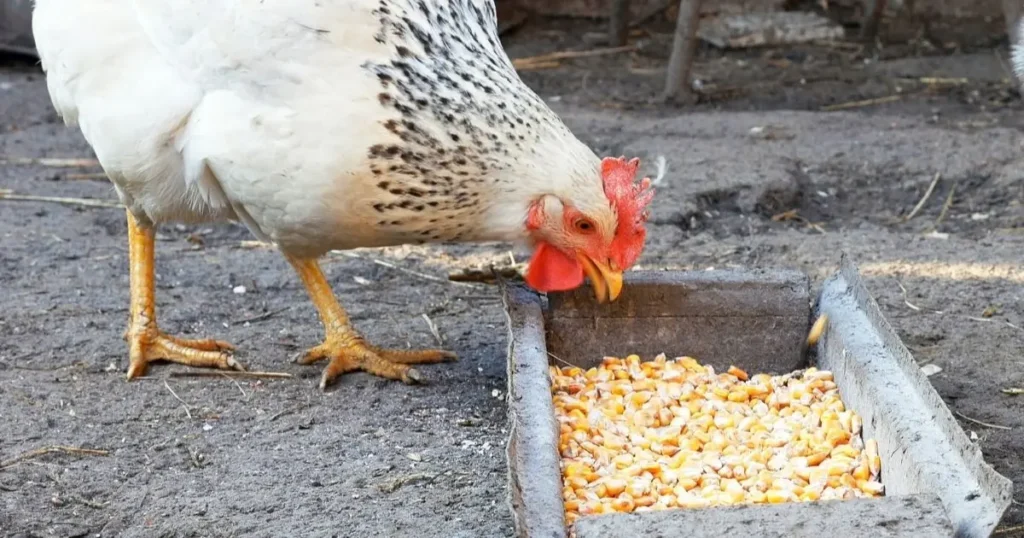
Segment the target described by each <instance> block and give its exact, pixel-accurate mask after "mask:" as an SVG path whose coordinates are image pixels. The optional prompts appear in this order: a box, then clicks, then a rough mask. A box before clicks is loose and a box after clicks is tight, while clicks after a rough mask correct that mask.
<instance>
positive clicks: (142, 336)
mask: <svg viewBox="0 0 1024 538" xmlns="http://www.w3.org/2000/svg"><path fill="white" fill-rule="evenodd" d="M126 338H127V340H128V345H129V352H128V358H129V365H128V379H132V378H135V377H139V376H142V375H145V373H146V368H147V366H149V363H150V362H153V361H160V360H163V361H171V362H177V363H180V364H187V365H188V366H196V367H200V368H220V369H223V370H232V369H233V370H239V371H245V368H244V367H243V366H242V365H241V363H239V362H238V361H236V360H235V358H234V357H232V356H231V353H230V352H231V351H234V349H235V348H234V346H232V345H231V344H229V343H227V342H222V341H220V340H210V339H199V340H189V339H187V338H179V337H177V336H168V335H166V334H163V333H161V332H160V331H159V330H157V329H154V328H150V329H143V330H141V331H131V330H129V331H128V334H126Z"/></svg>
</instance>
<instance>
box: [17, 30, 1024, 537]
mask: <svg viewBox="0 0 1024 538" xmlns="http://www.w3.org/2000/svg"><path fill="white" fill-rule="evenodd" d="M901 24H902V23H901ZM896 27H899V28H901V29H900V30H899V31H897V30H896V29H895V28H896ZM599 30H601V27H600V25H597V24H591V23H587V22H581V21H557V20H556V21H530V22H529V23H527V24H526V25H525V26H524V27H522V28H520V29H519V30H518V31H516V32H515V33H514V34H511V35H510V36H508V38H507V41H508V46H509V51H510V54H511V55H512V56H513V57H522V56H529V55H532V54H538V53H542V52H550V51H553V50H565V49H581V48H586V47H587V46H588V45H586V44H585V43H584V42H583V40H584V39H585V38H586V33H587V32H594V31H599ZM643 30H644V32H643V33H642V34H641V35H639V36H638V39H639V41H640V42H641V44H642V45H643V48H642V50H641V51H640V52H635V53H631V54H622V55H617V56H605V57H600V58H589V59H580V60H572V61H568V62H565V63H563V64H562V66H560V67H558V68H555V69H549V70H544V71H533V72H526V73H523V77H524V79H525V80H526V81H527V82H528V83H529V84H530V85H531V86H533V87H534V88H536V89H537V90H538V92H539V93H540V94H541V95H542V96H543V97H544V98H545V99H547V100H548V101H549V102H551V103H552V105H553V106H554V107H555V108H556V109H557V110H558V111H559V112H561V113H562V114H563V115H564V118H565V119H566V122H567V123H568V124H569V125H570V127H571V128H572V129H573V130H574V131H575V132H577V133H578V134H579V135H580V136H581V137H582V138H583V139H584V140H585V141H586V142H588V143H590V144H591V145H592V146H593V147H594V148H595V149H596V150H597V151H598V152H599V153H601V154H615V155H618V154H631V155H637V156H639V157H641V158H642V159H644V161H645V165H644V167H645V169H646V171H647V172H648V173H653V172H654V170H655V162H656V158H657V156H664V157H665V159H666V163H667V165H668V173H667V174H666V176H665V178H664V179H663V182H662V184H661V185H660V187H659V188H660V193H659V195H658V197H657V199H656V200H655V202H654V210H653V215H652V224H651V226H650V232H649V238H650V239H649V245H648V247H647V250H646V251H645V253H644V255H643V257H642V259H641V261H640V264H641V266H642V267H643V268H648V269H650V268H658V267H676V268H679V267H682V268H697V269H703V268H707V267H754V266H782V267H793V268H798V269H802V270H805V271H807V272H808V273H809V274H810V275H811V276H812V277H813V279H814V282H815V284H818V283H820V282H821V280H822V279H823V278H824V277H826V276H827V275H828V274H829V273H830V272H831V271H833V270H834V269H835V268H836V266H837V263H838V261H839V256H840V254H841V253H842V252H846V253H848V254H849V255H851V256H852V257H853V259H854V260H855V261H856V262H857V263H858V264H859V265H860V267H861V269H862V271H863V273H865V274H866V275H867V277H868V278H867V281H868V285H869V287H870V289H871V291H872V293H873V294H874V295H875V297H876V298H877V300H878V302H879V304H880V306H881V308H882V310H883V311H884V312H885V314H886V315H887V316H888V319H889V320H890V321H891V322H892V324H893V325H894V327H895V328H896V329H897V331H898V332H899V334H900V335H901V337H902V338H903V339H904V341H905V342H906V344H907V345H908V347H910V349H911V350H912V351H913V353H914V355H915V356H916V358H917V359H918V360H919V361H920V362H921V363H922V364H926V363H934V364H935V365H937V366H939V367H941V368H942V371H941V372H940V373H938V374H935V375H933V376H932V377H931V380H932V382H933V384H934V386H935V387H936V389H937V390H938V391H939V393H940V394H941V395H942V396H943V398H944V400H945V401H946V403H947V404H948V405H949V406H950V409H951V410H953V411H954V412H955V413H956V414H957V415H958V416H959V417H960V419H961V425H962V426H963V428H964V429H965V430H966V431H968V432H973V433H974V434H976V435H977V442H978V444H979V445H980V446H981V448H982V450H983V451H984V454H985V456H986V459H987V460H988V461H989V462H990V463H991V464H992V465H993V466H994V467H995V468H996V469H997V470H998V471H999V472H1001V473H1002V474H1004V475H1005V476H1007V477H1009V478H1010V479H1012V480H1013V481H1014V482H1015V483H1016V489H1015V501H1014V503H1013V505H1012V506H1011V507H1010V509H1009V510H1008V511H1007V513H1006V516H1005V518H1004V521H1003V526H1004V528H1005V529H1007V530H1005V531H1000V532H1001V533H1002V534H1001V536H1013V535H1018V536H1019V535H1024V534H1016V533H1015V531H1012V530H1009V529H1010V528H1012V527H1014V526H1019V525H1022V524H1024V458H1021V456H1020V455H1021V454H1024V396H1013V395H1010V394H1006V393H1004V392H1002V391H1003V390H1004V389H1008V388H1011V387H1018V388H1019V387H1024V330H1022V327H1024V205H1022V204H1024V151H1022V145H1021V141H1022V138H1021V133H1020V127H1021V126H1022V125H1024V104H1022V103H1021V101H1020V98H1019V95H1018V93H1017V91H1016V90H1015V89H1014V88H1013V86H1012V85H1011V84H1009V81H1008V78H1009V75H1008V72H1007V70H1006V62H1005V57H1006V53H1007V50H1006V43H1005V39H1002V38H1001V37H998V36H1001V32H1002V22H1001V21H999V20H987V21H986V20H984V19H965V20H940V21H931V23H930V24H929V25H928V28H927V29H924V28H923V27H917V26H914V25H913V24H912V23H907V25H904V26H900V25H890V26H889V27H888V28H887V30H886V32H885V33H884V34H883V43H884V44H885V46H883V47H882V48H881V50H880V51H874V52H872V51H868V50H866V49H864V48H863V47H862V46H860V45H859V44H858V43H857V42H855V41H853V40H850V41H848V42H845V43H843V44H841V45H832V46H827V47H826V46H801V47H789V48H781V49H759V50H750V51H731V52H727V53H726V52H722V51H717V50H713V49H710V48H702V49H701V52H700V56H699V58H698V62H697V65H696V67H695V73H696V75H697V77H698V78H699V79H700V80H701V83H702V85H703V88H704V90H705V95H704V96H703V98H702V99H701V102H700V103H698V104H697V105H695V106H693V107H690V108H675V107H666V106H663V105H658V104H654V103H652V102H651V101H650V99H651V97H653V96H655V95H656V94H657V92H658V91H659V90H660V89H661V83H662V82H661V81H662V77H663V73H662V72H661V71H660V70H661V69H662V68H663V66H664V63H665V55H666V51H667V47H668V43H669V37H668V31H669V30H670V29H666V28H665V27H664V26H663V25H661V26H659V24H651V25H650V27H649V28H648V27H645V28H644V29H643ZM992 36H997V37H992ZM923 77H932V78H933V79H935V78H939V77H941V80H925V79H923ZM876 98H885V99H884V102H882V103H880V104H874V105H869V106H848V107H847V108H844V109H842V110H840V111H834V112H833V111H824V110H822V109H823V107H828V106H830V105H837V104H842V103H849V102H853V101H860V100H865V99H876ZM0 156H7V157H43V156H47V157H76V156H77V157H89V156H91V153H90V150H89V149H88V147H87V146H86V144H85V143H84V142H83V140H82V138H81V137H80V135H78V134H77V133H76V132H74V131H70V130H67V129H65V128H64V126H63V125H62V124H61V123H59V122H58V120H57V119H56V117H55V115H54V113H53V112H52V110H51V108H50V104H49V101H48V96H47V95H46V90H45V83H44V81H43V77H42V76H41V73H40V72H39V71H38V70H37V69H36V68H35V67H34V66H33V65H32V64H31V63H28V62H24V61H19V60H15V59H5V60H2V63H0ZM91 172H96V170H93V169H86V170H80V169H60V168H54V167H46V166H41V165H38V164H32V165H15V164H7V165H0V188H3V189H9V190H11V191H13V192H15V193H18V194H33V195H43V196H61V197H85V198H97V199H104V200H111V199H113V198H114V196H113V192H112V189H111V187H110V186H109V184H107V183H106V182H105V181H103V180H97V179H95V178H91V177H90V176H84V177H83V174H88V173H91ZM936 178H937V180H936ZM933 181H934V184H935V187H934V189H933V190H932V193H931V194H930V195H929V196H928V197H927V198H926V199H925V201H924V202H923V204H921V207H920V209H919V210H918V211H917V212H916V214H915V215H914V216H913V218H910V219H905V218H904V217H905V216H907V215H908V214H910V213H911V212H912V208H914V206H915V205H916V204H917V203H918V201H919V200H921V199H922V198H923V197H924V195H925V192H926V191H927V190H928V187H929V185H930V184H932V183H933ZM791 210H795V212H793V211H791ZM787 211H789V213H785V212H787ZM780 214H782V215H788V216H789V217H790V218H782V217H779V215H780ZM773 216H776V218H774V219H773V218H772V217H773ZM0 238H2V239H0V335H3V338H0V462H2V461H5V460H8V459H10V458H13V457H15V456H17V455H19V454H22V453H23V452H26V451H29V450H33V449H37V448H40V447H45V446H53V445H65V446H74V447H85V448H90V449H97V450H102V451H105V452H106V454H107V455H88V454H60V453H58V454H47V455H42V456H38V457H34V458H30V459H26V460H24V461H21V462H20V463H17V464H16V465H12V466H10V467H7V468H4V469H2V470H0V530H2V533H0V534H3V535H4V536H68V537H70V536H284V535H291V534H293V533H295V532H297V531H298V532H301V533H302V534H303V535H305V536H353V537H361V536H387V537H391V536H422V537H445V538H453V537H463V538H473V537H492V536H508V535H510V533H511V518H510V516H509V513H508V509H507V506H506V497H505V495H506V490H505V487H506V471H505V461H504V446H505V439H506V436H507V430H506V419H505V405H504V396H505V394H504V390H505V352H506V342H505V334H506V333H505V326H504V323H505V319H504V316H503V314H502V311H501V303H500V300H499V296H498V293H497V290H496V289H495V288H493V287H490V286H486V285H468V284H454V283H450V282H447V281H446V280H445V278H444V277H445V273H446V272H447V271H448V270H451V269H455V268H458V267H463V266H465V265H468V264H474V263H483V262H488V261H497V262H501V261H503V260H505V259H507V257H508V249H509V247H508V246H505V245H483V246H478V247H467V246H459V247H448V246H434V247H415V248H413V247H408V248H394V249H384V250H366V251H358V252H355V253H351V255H347V256H346V255H335V256H332V257H330V258H329V260H328V262H327V263H326V264H325V267H326V271H327V273H328V276H329V278H330V279H331V281H332V283H333V284H334V286H335V290H336V291H337V293H338V294H339V297H340V298H341V300H342V302H343V304H345V306H346V307H347V308H348V309H349V312H350V313H351V314H352V317H353V319H354V320H355V323H356V324H357V326H358V327H359V328H360V329H362V330H363V331H365V333H366V335H367V336H368V337H369V338H371V339H372V340H374V341H375V342H379V343H382V344H387V345H398V346H402V345H432V344H434V343H435V342H434V340H435V337H434V336H433V335H432V332H431V330H430V328H429V325H428V322H427V320H428V319H429V320H430V321H431V322H432V323H434V324H436V327H437V333H438V335H439V336H440V337H441V338H442V339H443V341H444V344H445V345H446V346H448V347H450V348H451V349H453V350H455V351H456V352H458V353H459V354H460V356H461V360H460V361H459V362H457V363H454V364H447V365H439V366H436V367H429V368H425V370H426V373H427V375H428V376H429V377H430V379H431V384H429V385H427V386H421V387H409V386H405V385H402V384H400V383H393V382H385V381H381V380H379V379H376V378H372V377H369V376H366V375H363V374H355V375H348V376H345V377H343V378H342V381H341V382H340V383H338V384H336V385H335V386H334V387H332V388H331V389H329V390H328V391H327V392H326V393H321V392H320V391H319V390H317V389H316V386H317V382H318V380H319V375H320V368H319V367H305V366H299V365H296V364H294V363H293V362H291V359H292V358H293V357H294V356H295V355H296V354H298V353H299V352H300V351H301V350H302V349H304V348H305V347H307V346H310V345H313V344H315V343H317V342H318V341H319V338H320V336H321V328H320V325H319V322H318V320H317V318H316V314H315V311H314V310H313V308H312V305H311V304H310V303H309V301H308V299H307V297H306V295H305V292H304V290H303V289H302V287H301V285H300V284H299V282H298V279H297V278H296V277H295V275H294V274H293V273H292V271H291V270H290V268H289V267H288V266H287V264H286V263H285V261H284V260H283V259H282V258H281V256H280V255H278V254H277V253H275V252H274V251H272V250H268V249H263V248H248V247H247V245H245V244H244V243H242V242H243V241H246V240H248V239H250V238H249V237H248V235H247V232H246V231H245V230H244V229H242V228H241V227H239V226H233V225H222V226H212V227H181V226H177V227H175V226H169V227H166V228H164V229H162V230H161V233H160V236H159V239H160V241H159V242H158V249H157V250H158V262H157V263H158V266H157V272H158V278H159V283H158V290H157V298H158V305H159V311H158V315H159V317H160V321H161V323H162V326H163V327H164V328H165V329H167V330H169V331H171V332H175V333H185V334H196V335H208V336H216V337H218V338H223V339H226V340H229V341H231V342H233V343H234V344H236V345H237V346H238V347H239V348H240V350H241V352H240V354H239V358H240V359H241V360H242V361H244V363H245V364H246V365H247V366H248V367H249V368H250V369H254V370H267V371H281V372H288V373H290V374H293V375H294V378H291V379H264V380H257V381H252V380H240V381H239V382H237V383H236V382H233V381H231V380H229V379H227V378H222V377H212V378H183V377H168V376H169V374H170V373H172V372H180V371H182V369H181V368H179V367H176V366H166V365H159V366H155V367H152V368H151V370H150V372H149V375H150V376H151V378H148V379H145V380H141V381H137V382H133V383H126V382H125V381H124V370H125V368H126V366H127V359H126V348H125V346H124V343H123V341H122V340H121V335H122V331H123V330H124V323H125V321H126V319H127V312H128V304H127V294H128V274H127V248H126V241H125V224H124V216H123V214H122V212H121V211H120V210H118V209H111V208H102V207H81V206H76V205H66V204H60V203H52V202H23V201H12V200H0ZM519 255H520V256H522V255H523V253H519ZM237 286H245V288H246V291H245V293H243V294H239V293H235V291H234V288H236V287H237ZM666 351H667V352H676V353H679V354H682V353H685V352H686V350H666Z"/></svg>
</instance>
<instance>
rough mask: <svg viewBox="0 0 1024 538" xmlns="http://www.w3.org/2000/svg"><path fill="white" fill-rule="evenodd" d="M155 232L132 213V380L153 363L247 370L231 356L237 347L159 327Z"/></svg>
mask: <svg viewBox="0 0 1024 538" xmlns="http://www.w3.org/2000/svg"><path fill="white" fill-rule="evenodd" d="M154 239H155V237H154V232H153V228H152V227H148V226H142V225H141V224H140V223H139V222H138V221H137V220H136V219H135V216H134V215H133V214H132V213H131V212H130V211H129V212H128V256H129V261H130V264H131V266H130V278H131V280H130V283H131V318H130V319H129V322H128V330H127V331H126V332H125V333H124V338H125V340H127V341H128V361H129V362H128V379H133V378H136V377H139V376H142V375H145V373H146V368H147V367H148V366H149V363H150V362H153V361H161V360H163V361H171V362H177V363H181V364H187V365H189V366H198V367H201V368H221V369H224V370H229V369H234V370H245V368H243V367H242V365H241V364H240V363H239V362H238V361H236V360H235V359H234V357H232V356H231V352H232V351H234V349H235V348H234V346H232V345H231V344H229V343H227V342H222V341H220V340H211V339H199V340H190V339H187V338H179V337H177V336H169V335H166V334H164V333H163V332H161V331H160V329H159V328H158V327H157V323H156V305H155V300H154V296H155V294H154V284H153V275H154V268H153V265H154V259H153V250H154Z"/></svg>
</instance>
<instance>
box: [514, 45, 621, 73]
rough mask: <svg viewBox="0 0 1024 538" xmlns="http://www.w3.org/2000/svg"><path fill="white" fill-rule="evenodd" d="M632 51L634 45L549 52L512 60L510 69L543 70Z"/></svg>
mask: <svg viewBox="0 0 1024 538" xmlns="http://www.w3.org/2000/svg"><path fill="white" fill-rule="evenodd" d="M634 50H636V45H625V46H622V47H608V48H602V49H590V50H565V51H559V52H549V53H547V54H541V55H539V56H527V57H525V58H516V59H514V60H512V67H514V68H515V69H517V70H523V69H545V68H548V67H557V66H558V62H559V60H571V59H574V58H590V57H593V56H608V55H611V54H620V53H623V52H631V51H634ZM551 64H554V65H551Z"/></svg>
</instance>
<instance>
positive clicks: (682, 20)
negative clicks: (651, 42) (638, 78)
mask: <svg viewBox="0 0 1024 538" xmlns="http://www.w3.org/2000/svg"><path fill="white" fill-rule="evenodd" d="M700 4H701V0H679V18H678V19H676V32H675V38H674V39H673V42H672V56H671V57H670V58H669V61H668V71H667V72H666V73H665V93H664V95H663V98H664V99H665V100H666V101H680V100H683V99H691V98H692V96H693V88H692V87H691V86H690V67H691V66H692V65H693V57H694V55H695V53H696V51H697V26H698V25H699V24H700Z"/></svg>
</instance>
